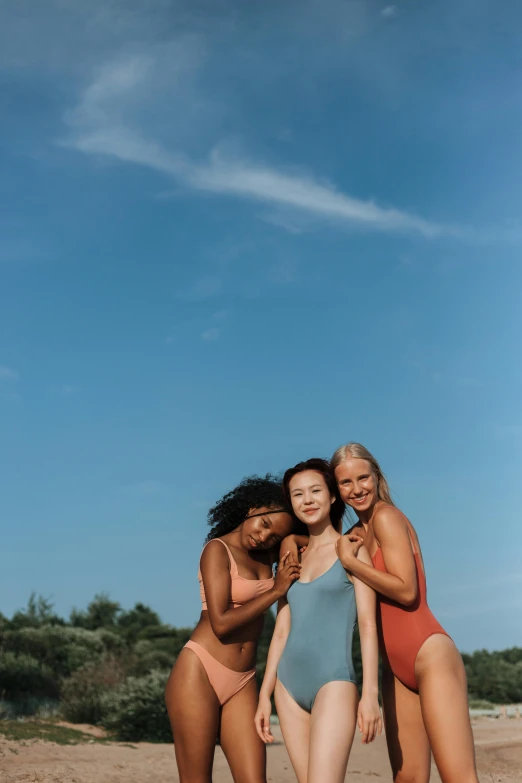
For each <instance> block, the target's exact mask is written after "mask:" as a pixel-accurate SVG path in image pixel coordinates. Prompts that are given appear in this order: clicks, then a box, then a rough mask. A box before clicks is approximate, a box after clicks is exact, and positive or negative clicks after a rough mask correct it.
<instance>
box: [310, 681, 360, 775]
mask: <svg viewBox="0 0 522 783" xmlns="http://www.w3.org/2000/svg"><path fill="white" fill-rule="evenodd" d="M358 703H359V694H358V692H357V687H356V686H355V685H354V683H353V682H341V681H335V682H329V683H327V684H326V685H323V687H322V688H321V689H320V690H319V693H318V694H317V696H316V697H315V701H314V706H313V708H312V721H311V727H310V746H309V756H308V783H325V781H328V783H342V781H344V778H345V775H346V768H347V766H348V758H349V756H350V750H351V747H352V742H353V736H354V733H355V725H356V722H357V705H358Z"/></svg>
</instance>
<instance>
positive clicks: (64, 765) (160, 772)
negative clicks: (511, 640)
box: [0, 718, 522, 783]
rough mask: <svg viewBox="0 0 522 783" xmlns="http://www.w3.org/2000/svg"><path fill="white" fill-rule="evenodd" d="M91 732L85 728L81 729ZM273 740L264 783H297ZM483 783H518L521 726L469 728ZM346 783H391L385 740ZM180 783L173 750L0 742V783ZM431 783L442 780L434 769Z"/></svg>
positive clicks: (353, 767) (220, 769) (486, 723)
mask: <svg viewBox="0 0 522 783" xmlns="http://www.w3.org/2000/svg"><path fill="white" fill-rule="evenodd" d="M82 728H83V729H84V730H87V731H89V729H88V727H82ZM273 728H274V736H275V738H276V741H275V742H274V744H273V745H272V746H270V747H269V749H268V780H269V781H270V782H271V783H291V782H293V781H295V776H294V774H293V771H292V767H291V765H290V762H289V760H288V756H287V753H286V750H285V747H284V745H283V743H282V740H281V734H280V732H279V727H277V726H274V727H273ZM473 731H474V735H475V745H476V750H477V762H478V768H479V777H480V781H481V783H522V721H520V720H514V719H509V718H499V719H491V718H482V719H478V720H475V721H474V723H473ZM213 779H214V781H215V783H232V777H231V775H230V772H229V770H228V767H227V764H226V761H225V759H224V757H223V754H222V752H221V750H220V749H219V748H217V749H216V759H215V763H214V778H213ZM346 780H347V781H353V783H375V782H376V780H382V781H391V773H390V767H389V764H388V758H387V754H386V743H385V740H384V737H381V738H379V740H377V742H375V743H374V744H373V745H372V746H369V747H364V746H362V745H361V744H360V742H359V741H356V742H355V743H354V748H353V751H352V755H351V759H350V764H349V767H348V774H347V776H346ZM22 781H24V783H29V782H30V783H144V781H155V783H178V781H179V777H178V774H177V770H176V764H175V759H174V751H173V748H172V746H169V745H152V744H149V743H137V744H126V743H107V744H97V743H94V742H93V743H92V744H91V743H87V744H80V745H57V744H55V743H52V742H43V741H41V740H27V741H25V742H22V741H16V742H15V741H11V740H6V739H0V783H15V782H16V783H18V782H20V783H21V782H22ZM432 781H433V783H440V777H439V775H438V774H437V771H436V769H435V767H433V774H432Z"/></svg>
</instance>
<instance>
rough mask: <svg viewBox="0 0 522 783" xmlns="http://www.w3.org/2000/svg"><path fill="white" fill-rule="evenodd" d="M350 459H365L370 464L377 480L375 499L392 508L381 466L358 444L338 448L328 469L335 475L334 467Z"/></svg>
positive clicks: (388, 489) (392, 503)
mask: <svg viewBox="0 0 522 783" xmlns="http://www.w3.org/2000/svg"><path fill="white" fill-rule="evenodd" d="M350 457H352V459H365V460H366V461H367V462H369V463H370V465H371V467H372V470H373V473H374V475H375V478H376V480H377V497H378V498H379V500H383V501H384V502H385V503H389V504H390V506H394V505H395V503H394V502H393V500H392V499H391V493H390V488H389V486H388V482H387V481H386V476H385V475H384V473H383V472H382V470H381V466H380V465H379V463H378V462H377V460H376V459H375V457H374V456H373V454H371V453H370V452H369V451H368V449H367V448H365V447H364V446H362V445H361V444H360V443H347V444H346V446H340V447H339V448H338V449H337V451H336V452H335V453H334V455H333V457H332V459H331V460H330V467H331V469H332V471H333V472H334V473H335V469H336V467H337V466H338V465H340V464H341V462H344V461H345V460H347V459H349V458H350Z"/></svg>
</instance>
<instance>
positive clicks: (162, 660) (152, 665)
mask: <svg viewBox="0 0 522 783" xmlns="http://www.w3.org/2000/svg"><path fill="white" fill-rule="evenodd" d="M171 668H172V657H171V656H170V655H169V654H168V653H165V652H163V651H162V650H151V652H149V653H147V654H146V655H141V656H140V657H139V658H136V661H135V663H134V665H133V666H132V668H131V674H132V675H134V676H135V677H143V676H144V675H145V674H150V673H151V672H153V671H156V670H157V669H160V670H163V671H169V670H170V669H171Z"/></svg>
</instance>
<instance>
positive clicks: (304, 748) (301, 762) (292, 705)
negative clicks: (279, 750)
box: [274, 680, 311, 783]
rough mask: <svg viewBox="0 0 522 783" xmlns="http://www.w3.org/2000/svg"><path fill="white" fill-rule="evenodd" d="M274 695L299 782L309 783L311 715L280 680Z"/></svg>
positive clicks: (284, 736)
mask: <svg viewBox="0 0 522 783" xmlns="http://www.w3.org/2000/svg"><path fill="white" fill-rule="evenodd" d="M274 695H275V703H276V707H277V714H278V716H279V723H280V726H281V731H282V733H283V739H284V741H285V745H286V749H287V751H288V755H289V757H290V761H291V762H292V767H293V768H294V772H295V775H296V777H297V780H298V783H308V748H309V743H310V723H311V716H310V714H309V713H308V712H306V710H303V709H302V708H301V707H300V706H299V704H297V702H296V701H295V700H294V699H293V698H292V697H291V696H290V694H289V693H288V691H287V690H286V688H285V687H284V685H283V684H282V683H281V682H280V680H277V681H276V686H275V694H274Z"/></svg>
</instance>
